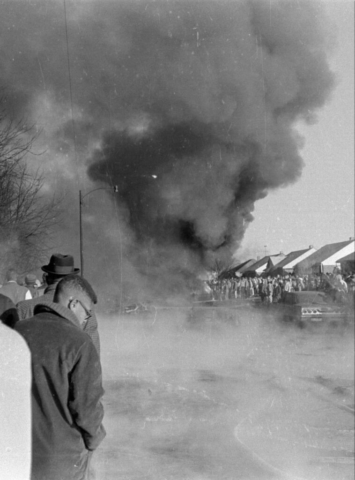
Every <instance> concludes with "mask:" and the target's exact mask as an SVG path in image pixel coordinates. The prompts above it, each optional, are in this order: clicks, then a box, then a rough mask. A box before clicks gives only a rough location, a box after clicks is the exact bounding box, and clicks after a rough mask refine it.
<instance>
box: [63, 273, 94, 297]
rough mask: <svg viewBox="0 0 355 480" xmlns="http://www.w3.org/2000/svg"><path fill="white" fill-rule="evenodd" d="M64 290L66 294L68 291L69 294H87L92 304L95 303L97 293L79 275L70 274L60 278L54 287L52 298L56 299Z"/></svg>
mask: <svg viewBox="0 0 355 480" xmlns="http://www.w3.org/2000/svg"><path fill="white" fill-rule="evenodd" d="M64 292H65V293H67V294H68V293H70V295H75V293H83V294H84V295H87V296H88V297H89V298H90V300H91V301H92V302H93V303H94V304H96V303H97V295H96V293H95V291H94V289H93V288H92V286H91V285H90V283H89V282H88V281H87V280H85V278H83V277H80V276H79V275H76V274H70V275H66V276H65V277H64V278H62V280H61V281H60V282H59V283H58V285H57V288H56V289H55V293H54V298H55V299H56V298H57V297H58V296H59V295H60V294H61V293H64Z"/></svg>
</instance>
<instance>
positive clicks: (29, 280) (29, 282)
mask: <svg viewBox="0 0 355 480" xmlns="http://www.w3.org/2000/svg"><path fill="white" fill-rule="evenodd" d="M25 285H26V287H27V288H28V289H29V291H30V292H31V295H32V298H37V297H40V296H41V293H40V291H39V289H38V287H37V278H36V275H32V274H31V273H30V274H28V275H26V277H25Z"/></svg>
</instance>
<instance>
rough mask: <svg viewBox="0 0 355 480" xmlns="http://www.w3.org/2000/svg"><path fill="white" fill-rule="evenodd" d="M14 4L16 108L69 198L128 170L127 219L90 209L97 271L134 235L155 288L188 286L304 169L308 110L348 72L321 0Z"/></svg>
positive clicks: (121, 179) (6, 34)
mask: <svg viewBox="0 0 355 480" xmlns="http://www.w3.org/2000/svg"><path fill="white" fill-rule="evenodd" d="M63 5H64V7H65V8H63ZM0 8H1V13H2V15H1V20H0V23H1V25H0V26H1V32H2V54H1V63H2V69H1V72H0V83H1V85H2V86H3V87H5V88H6V89H7V91H8V93H9V94H8V102H9V105H11V107H12V111H13V113H14V114H15V115H17V116H21V115H22V116H23V115H26V116H27V117H28V118H29V120H32V121H34V122H37V123H38V124H39V126H40V128H41V130H42V143H43V144H44V145H45V146H46V148H47V153H48V154H47V157H46V161H44V162H42V163H43V167H44V168H45V169H46V168H47V169H48V170H49V171H51V172H53V171H55V172H56V174H55V180H53V179H52V185H54V186H55V188H61V189H63V188H64V189H65V190H66V191H67V192H68V197H70V196H71V193H70V191H71V189H72V187H73V188H74V187H75V186H77V185H78V183H79V186H82V183H83V182H84V181H85V182H86V184H85V186H87V187H88V188H94V187H95V186H105V185H107V186H108V187H110V188H111V187H112V186H113V185H118V195H117V197H116V199H117V207H116V209H117V212H118V217H119V222H117V225H119V226H118V227H117V226H116V227H113V225H112V221H111V220H112V219H111V218H109V217H108V216H107V215H105V214H106V209H102V210H100V208H96V207H95V208H93V212H92V215H91V216H88V218H87V219H86V220H87V224H86V229H88V230H90V242H89V243H91V247H88V248H89V249H91V251H90V255H88V257H89V259H90V262H89V263H90V264H91V265H92V266H91V268H92V269H93V270H92V271H96V268H95V261H97V259H98V258H100V259H101V260H100V261H101V263H102V262H103V260H102V257H103V256H104V253H106V254H107V256H108V257H109V258H110V262H112V258H113V256H114V255H116V256H117V250H115V245H116V244H117V242H119V241H121V242H122V244H123V256H122V255H121V257H122V258H126V259H128V260H127V261H128V263H129V267H127V266H126V267H124V265H123V263H122V262H124V260H122V262H121V264H120V267H119V268H121V269H124V268H126V270H125V271H126V272H129V273H127V275H126V277H129V279H130V280H131V281H132V282H133V283H134V278H135V275H138V274H142V273H143V274H144V277H139V278H140V279H142V278H149V281H148V283H149V285H150V286H152V285H154V286H155V287H154V288H153V289H154V290H155V291H161V290H162V289H163V288H164V287H166V286H169V288H170V289H174V288H175V289H177V290H179V289H180V287H181V283H184V282H186V278H187V277H188V276H189V275H191V274H192V275H196V274H198V273H199V272H200V271H201V270H202V269H204V268H206V267H211V266H213V265H214V262H215V260H216V259H219V260H220V259H223V260H224V261H225V262H228V259H229V258H230V257H231V255H232V253H233V252H234V251H235V250H236V249H237V248H238V245H239V244H240V242H241V240H242V238H243V235H244V232H245V229H246V228H247V226H248V224H249V223H250V222H251V221H252V219H253V216H252V212H253V209H254V204H255V201H256V200H258V199H261V198H263V197H265V196H266V195H267V193H268V192H269V191H270V190H271V189H275V188H279V187H284V186H286V185H288V184H290V183H292V182H295V181H296V180H297V179H298V178H299V176H300V175H301V171H302V166H303V161H302V157H301V153H300V150H301V147H302V139H301V138H300V137H299V136H298V134H297V133H296V130H295V125H296V123H297V122H299V121H306V122H310V121H314V120H315V114H316V113H317V111H318V109H319V108H321V107H322V106H323V105H324V104H325V102H326V101H327V99H328V98H329V95H330V92H331V91H332V88H333V86H334V76H333V74H332V72H331V71H330V68H329V66H328V59H327V55H328V52H329V50H330V48H331V47H332V45H331V44H332V40H331V39H332V38H333V37H332V35H330V25H329V21H328V19H327V18H326V15H325V13H324V10H323V7H322V5H321V4H320V3H318V2H315V1H311V0H306V1H298V2H292V1H277V0H273V1H271V2H269V1H268V2H265V1H253V0H249V1H241V0H239V1H237V0H236V1H217V0H214V1H212V0H205V1H197V0H189V1H163V0H159V1H153V0H151V1H146V2H143V1H137V2H132V1H117V2H112V1H101V0H100V1H99V0H96V1H89V0H88V1H82V2H78V1H75V2H74V1H67V2H63V3H62V2H59V1H58V2H45V1H44V0H43V1H33V2H24V1H15V2H12V1H10V0H8V1H5V2H2V4H1V7H0ZM68 66H69V67H70V69H68ZM69 86H70V87H71V88H70V89H69ZM70 112H72V116H71V114H70ZM74 147H75V148H74ZM86 173H87V174H88V177H86ZM85 179H86V180H85ZM90 181H91V182H90ZM89 217H90V218H89ZM97 225H99V231H100V242H99V243H100V252H99V253H97V252H96V250H95V249H97V246H98V241H97V240H96V241H95V239H97V235H98V233H97ZM66 228H67V229H70V228H71V227H70V225H69V224H68V225H67V227H66ZM112 228H117V229H118V230H119V232H117V234H113V233H112ZM119 238H120V239H121V240H119ZM122 238H123V239H124V240H122ZM103 245H104V248H103ZM107 268H109V264H107ZM137 272H138V273H137ZM147 275H149V277H147ZM144 287H147V284H144Z"/></svg>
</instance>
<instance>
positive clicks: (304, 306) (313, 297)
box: [279, 291, 347, 326]
mask: <svg viewBox="0 0 355 480" xmlns="http://www.w3.org/2000/svg"><path fill="white" fill-rule="evenodd" d="M279 306H280V308H281V310H282V317H283V319H284V320H286V321H293V322H295V323H297V324H298V325H300V326H305V325H306V324H309V323H344V322H346V319H347V315H346V310H345V309H344V307H342V306H340V305H336V304H334V303H332V302H330V301H329V300H328V298H327V296H326V294H325V293H324V292H317V291H301V292H285V294H284V298H283V301H282V302H281V303H280V304H279Z"/></svg>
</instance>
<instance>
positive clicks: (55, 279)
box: [17, 253, 100, 355]
mask: <svg viewBox="0 0 355 480" xmlns="http://www.w3.org/2000/svg"><path fill="white" fill-rule="evenodd" d="M42 270H43V272H45V275H46V283H47V285H48V286H47V288H46V289H45V291H44V295H42V296H40V297H37V298H33V299H32V300H25V301H22V302H20V303H19V304H18V305H17V311H18V316H19V320H25V319H26V318H30V317H32V316H33V312H34V308H35V307H36V305H37V304H39V303H42V302H43V301H44V300H49V301H53V297H54V292H55V289H56V287H57V285H58V283H59V282H60V280H62V278H65V277H66V276H67V275H72V274H79V272H80V269H79V268H75V267H74V258H73V257H72V255H63V254H61V253H54V254H53V255H52V256H51V258H50V260H49V263H48V265H43V267H42ZM90 288H91V287H90ZM93 303H94V304H96V303H97V298H96V295H95V294H94V298H93ZM84 331H85V332H86V333H87V334H88V335H89V336H90V337H91V340H92V341H93V343H94V346H95V348H96V350H97V353H98V354H99V355H100V337H99V331H98V325H97V319H96V316H95V312H92V315H91V317H90V318H89V320H88V321H87V322H86V324H85V327H84Z"/></svg>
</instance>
